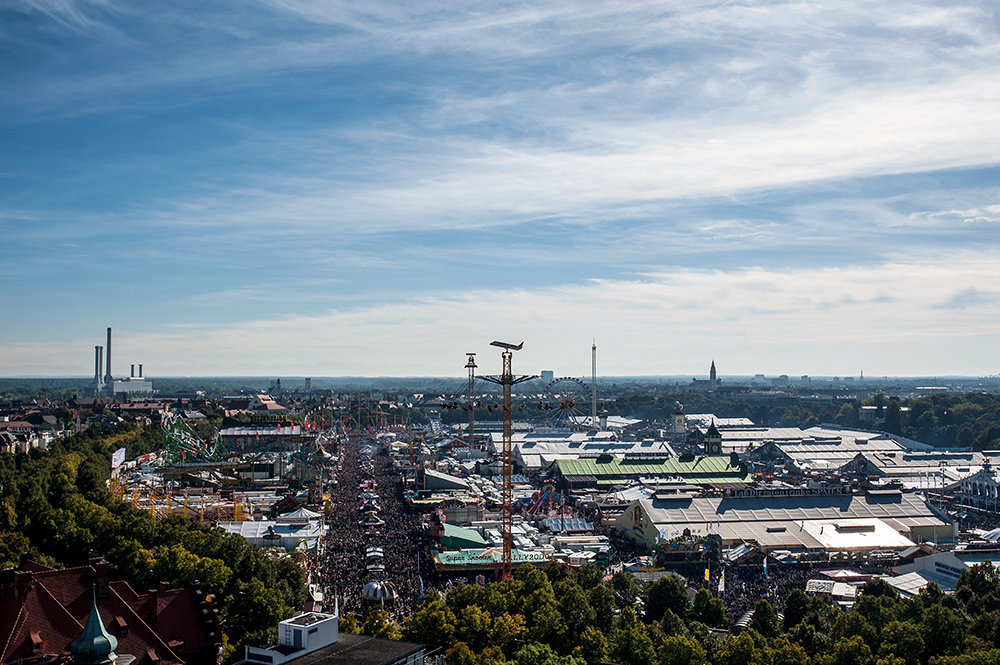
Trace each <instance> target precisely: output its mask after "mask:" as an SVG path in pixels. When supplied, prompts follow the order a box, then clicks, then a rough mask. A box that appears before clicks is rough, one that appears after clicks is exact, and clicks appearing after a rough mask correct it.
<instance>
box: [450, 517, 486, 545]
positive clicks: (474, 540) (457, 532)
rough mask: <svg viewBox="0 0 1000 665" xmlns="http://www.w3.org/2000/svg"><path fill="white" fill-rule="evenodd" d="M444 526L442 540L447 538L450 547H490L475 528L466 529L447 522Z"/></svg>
mask: <svg viewBox="0 0 1000 665" xmlns="http://www.w3.org/2000/svg"><path fill="white" fill-rule="evenodd" d="M442 526H443V527H444V536H442V537H441V540H445V539H447V540H448V541H449V542H448V543H447V544H448V546H449V547H455V546H460V547H461V548H462V549H469V548H482V547H489V545H490V544H489V543H488V542H486V539H484V538H483V537H482V536H480V535H479V532H478V531H476V530H475V529H466V528H465V527H461V526H455V525H454V524H448V523H447V522H445V523H444V524H442Z"/></svg>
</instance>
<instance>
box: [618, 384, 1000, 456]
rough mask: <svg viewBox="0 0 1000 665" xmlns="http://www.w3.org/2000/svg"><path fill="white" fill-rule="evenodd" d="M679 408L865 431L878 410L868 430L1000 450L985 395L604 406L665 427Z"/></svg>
mask: <svg viewBox="0 0 1000 665" xmlns="http://www.w3.org/2000/svg"><path fill="white" fill-rule="evenodd" d="M677 402H681V403H682V404H684V409H685V410H686V411H687V412H688V413H714V414H716V415H717V416H720V417H724V418H750V419H751V420H753V421H754V422H755V423H756V424H758V425H767V426H774V427H777V426H782V427H802V428H809V427H813V426H815V425H819V424H821V423H833V424H837V425H841V426H843V427H858V426H861V425H863V423H862V421H861V419H860V407H862V406H874V407H876V413H875V421H874V423H871V424H865V425H864V426H866V427H871V426H874V427H876V428H877V429H881V430H884V431H887V432H891V433H893V434H899V435H902V436H905V437H907V438H911V439H914V440H916V441H920V442H922V443H928V444H931V445H936V446H943V447H951V446H959V447H971V448H974V449H976V450H986V449H996V448H1000V396H997V395H990V394H985V393H966V394H963V395H951V394H947V393H939V394H936V395H930V396H928V397H920V398H917V399H900V398H898V397H892V396H886V395H884V394H876V395H874V396H873V397H870V398H868V399H866V400H863V401H859V400H838V401H834V402H818V401H815V402H810V401H808V400H803V401H799V402H797V403H795V404H792V405H791V406H779V405H776V404H748V403H746V402H742V401H739V400H738V395H737V396H736V399H735V401H731V400H728V399H724V398H722V397H719V396H717V395H715V394H714V393H710V392H706V391H702V390H688V391H683V392H675V391H672V390H667V389H663V390H644V391H638V392H635V393H631V394H628V395H623V396H620V397H618V398H616V399H613V400H610V401H608V402H606V403H605V404H604V408H606V409H607V410H608V412H609V413H610V414H612V415H621V416H625V417H630V418H641V419H646V420H651V421H661V422H662V421H666V420H667V419H669V417H670V414H671V413H673V411H674V405H675V404H676V403H677Z"/></svg>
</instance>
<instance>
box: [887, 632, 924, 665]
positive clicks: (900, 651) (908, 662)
mask: <svg viewBox="0 0 1000 665" xmlns="http://www.w3.org/2000/svg"><path fill="white" fill-rule="evenodd" d="M923 652H924V639H923V638H922V637H921V636H920V629H919V628H918V627H917V626H915V625H913V624H912V623H910V622H909V621H907V622H901V621H892V622H890V623H889V624H888V625H886V627H885V629H884V630H883V631H882V645H881V646H880V647H879V652H878V653H879V657H880V658H886V657H893V658H899V659H901V660H902V661H903V663H905V665H916V664H917V663H919V662H920V656H921V655H922V654H923Z"/></svg>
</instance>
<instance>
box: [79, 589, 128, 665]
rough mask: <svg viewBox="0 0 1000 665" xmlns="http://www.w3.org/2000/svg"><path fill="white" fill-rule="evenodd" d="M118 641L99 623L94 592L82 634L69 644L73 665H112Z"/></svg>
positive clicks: (102, 623)
mask: <svg viewBox="0 0 1000 665" xmlns="http://www.w3.org/2000/svg"><path fill="white" fill-rule="evenodd" d="M117 648H118V639H117V638H115V636H114V635H112V634H111V633H109V632H108V631H107V629H106V628H105V627H104V622H103V621H101V613H100V612H99V611H98V609H97V591H96V590H95V591H94V604H93V605H91V607H90V616H88V617H87V625H86V626H84V627H83V632H82V633H81V634H80V636H79V637H77V638H76V639H75V640H73V641H72V642H70V645H69V650H70V652H71V653H72V654H73V665H113V663H114V662H115V660H117V659H118V654H116V653H115V649H117Z"/></svg>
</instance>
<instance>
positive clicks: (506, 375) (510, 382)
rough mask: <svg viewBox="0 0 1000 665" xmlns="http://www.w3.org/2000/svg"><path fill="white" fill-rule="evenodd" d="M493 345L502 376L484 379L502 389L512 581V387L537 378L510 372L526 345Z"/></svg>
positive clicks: (505, 523) (507, 571) (506, 571)
mask: <svg viewBox="0 0 1000 665" xmlns="http://www.w3.org/2000/svg"><path fill="white" fill-rule="evenodd" d="M490 346H498V347H500V348H501V349H503V352H502V353H501V358H502V359H503V373H502V374H501V375H500V376H484V377H482V378H483V379H484V380H486V381H489V382H491V383H496V384H499V385H500V386H503V453H502V454H501V462H502V463H503V518H502V520H501V527H500V533H501V535H502V536H503V579H505V580H509V579H510V578H511V577H513V563H514V559H513V542H514V533H513V532H514V487H513V483H512V481H511V475H512V469H513V456H512V454H511V440H512V439H513V434H514V423H513V418H512V409H511V388H512V387H513V386H514V384H517V383H523V382H524V381H528V380H529V379H534V378H535V377H534V376H517V377H515V376H514V374H513V372H512V371H511V358H512V357H513V355H514V353H513V352H514V351H520V350H521V347H522V346H524V342H521V343H520V344H508V343H506V342H491V343H490Z"/></svg>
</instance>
